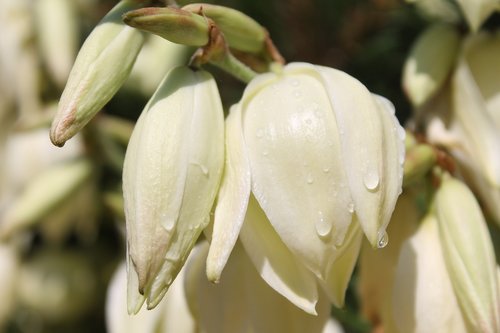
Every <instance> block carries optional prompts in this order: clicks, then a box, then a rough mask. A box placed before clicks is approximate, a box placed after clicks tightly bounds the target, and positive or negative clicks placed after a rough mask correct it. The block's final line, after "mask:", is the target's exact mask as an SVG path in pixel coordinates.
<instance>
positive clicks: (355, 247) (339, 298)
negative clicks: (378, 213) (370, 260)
mask: <svg viewBox="0 0 500 333" xmlns="http://www.w3.org/2000/svg"><path fill="white" fill-rule="evenodd" d="M351 228H352V230H350V231H349V233H348V236H347V237H346V240H345V242H344V244H343V245H342V249H341V250H340V251H341V254H340V255H339V257H338V258H337V259H335V261H334V262H332V263H331V265H330V267H329V272H328V275H327V276H326V279H325V281H322V280H320V281H319V282H320V284H321V285H322V286H323V289H324V290H325V292H326V294H327V295H328V298H329V299H330V301H331V302H332V303H333V305H335V306H336V307H339V308H341V307H343V306H344V301H345V292H346V290H347V286H348V284H349V281H350V280H351V275H352V272H353V271H354V266H355V265H356V262H357V261H358V256H359V251H360V250H361V241H362V240H363V233H362V230H361V228H360V227H359V225H358V224H357V223H356V224H353V226H352V227H351Z"/></svg>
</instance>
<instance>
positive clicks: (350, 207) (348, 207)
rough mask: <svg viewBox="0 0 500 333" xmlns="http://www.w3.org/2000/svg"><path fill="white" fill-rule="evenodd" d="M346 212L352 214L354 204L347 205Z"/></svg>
mask: <svg viewBox="0 0 500 333" xmlns="http://www.w3.org/2000/svg"><path fill="white" fill-rule="evenodd" d="M347 210H348V211H349V213H351V214H352V213H354V203H353V202H351V203H349V204H348V205H347Z"/></svg>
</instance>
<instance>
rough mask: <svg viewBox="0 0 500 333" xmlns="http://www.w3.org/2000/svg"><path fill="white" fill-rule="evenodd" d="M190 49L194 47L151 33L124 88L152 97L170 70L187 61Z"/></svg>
mask: <svg viewBox="0 0 500 333" xmlns="http://www.w3.org/2000/svg"><path fill="white" fill-rule="evenodd" d="M190 51H192V48H190V47H188V46H185V45H181V44H175V43H172V42H169V41H168V40H166V39H163V38H161V37H159V36H156V35H153V34H150V35H149V36H147V39H146V42H145V43H144V46H143V47H142V50H141V53H139V55H138V56H137V61H136V62H135V64H134V67H133V68H132V72H130V76H129V78H128V80H127V81H126V82H125V85H124V88H126V89H130V90H133V91H138V92H140V93H141V94H143V95H144V96H147V97H150V96H151V95H152V94H153V93H154V91H155V90H156V88H157V87H158V85H159V84H160V82H161V80H162V79H163V78H164V77H165V74H167V72H168V71H169V70H171V69H172V68H174V67H177V66H181V65H184V64H186V63H187V61H188V59H189V56H190Z"/></svg>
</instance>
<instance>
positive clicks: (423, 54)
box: [403, 24, 460, 107]
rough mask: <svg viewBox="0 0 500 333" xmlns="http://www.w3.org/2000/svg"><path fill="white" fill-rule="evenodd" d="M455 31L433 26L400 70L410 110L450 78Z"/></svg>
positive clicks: (456, 41) (454, 51)
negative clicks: (410, 106) (401, 70)
mask: <svg viewBox="0 0 500 333" xmlns="http://www.w3.org/2000/svg"><path fill="white" fill-rule="evenodd" d="M459 42H460V37H459V34H458V31H456V30H455V28H454V27H453V26H451V25H445V24H435V25H433V26H431V27H430V28H428V29H427V30H426V31H425V32H424V33H423V34H422V35H421V36H420V37H419V39H418V40H417V41H416V42H415V44H414V45H413V48H412V50H411V52H410V54H409V56H408V58H407V59H406V62H405V65H404V68H403V88H404V90H405V92H406V94H407V95H408V97H409V98H410V101H411V102H412V103H413V105H414V106H416V107H418V106H421V105H422V104H424V103H425V102H426V101H427V100H428V99H429V98H430V97H431V96H432V95H434V94H435V93H436V92H437V91H438V90H439V89H440V88H441V86H442V85H443V83H444V82H445V80H446V78H447V77H448V75H449V74H450V72H451V70H452V68H453V65H454V64H455V58H456V55H457V51H458V48H459Z"/></svg>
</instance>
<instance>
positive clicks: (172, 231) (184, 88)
mask: <svg viewBox="0 0 500 333" xmlns="http://www.w3.org/2000/svg"><path fill="white" fill-rule="evenodd" d="M223 127H224V120H223V110H222V105H221V101H220V97H219V93H218V90H217V85H216V83H215V80H214V79H213V77H212V76H211V75H210V74H209V73H207V72H205V71H201V70H199V71H193V70H191V69H189V68H188V67H177V68H174V69H173V70H171V71H170V72H169V73H168V74H167V76H166V77H165V79H164V81H163V82H162V83H161V84H160V86H159V87H158V90H157V91H156V92H155V94H154V95H153V96H152V98H151V100H150V101H149V103H148V104H147V105H146V107H145V109H144V111H143V112H142V114H141V116H140V117H139V120H138V121H137V124H136V126H135V129H134V132H133V134H132V137H131V138H130V142H129V145H128V148H127V153H126V156H125V164H124V170H123V192H124V198H125V213H126V220H127V244H128V271H129V287H130V288H131V290H134V289H136V290H135V292H136V291H137V289H138V290H139V292H140V293H141V294H142V295H144V297H145V298H147V300H148V307H150V308H152V307H154V306H156V305H157V304H158V302H159V301H160V300H161V299H162V297H163V295H164V294H165V292H166V291H167V288H168V286H169V285H170V284H171V283H172V281H173V279H174V278H175V276H176V275H177V273H178V272H179V270H180V269H181V267H182V265H183V264H184V262H185V260H186V258H187V256H188V254H189V252H190V251H191V248H192V247H193V246H194V244H195V242H196V239H197V238H198V236H199V235H200V233H201V231H202V230H203V229H204V228H205V227H206V225H207V224H208V223H209V221H210V217H209V213H210V210H211V208H212V205H213V203H214V200H215V195H216V193H217V190H218V188H219V183H220V179H221V175H222V168H223V161H224V160H223V159H224V128H223ZM143 301H144V299H141V297H139V298H136V299H129V311H130V312H137V311H139V309H140V307H141V305H142V302H143Z"/></svg>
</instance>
